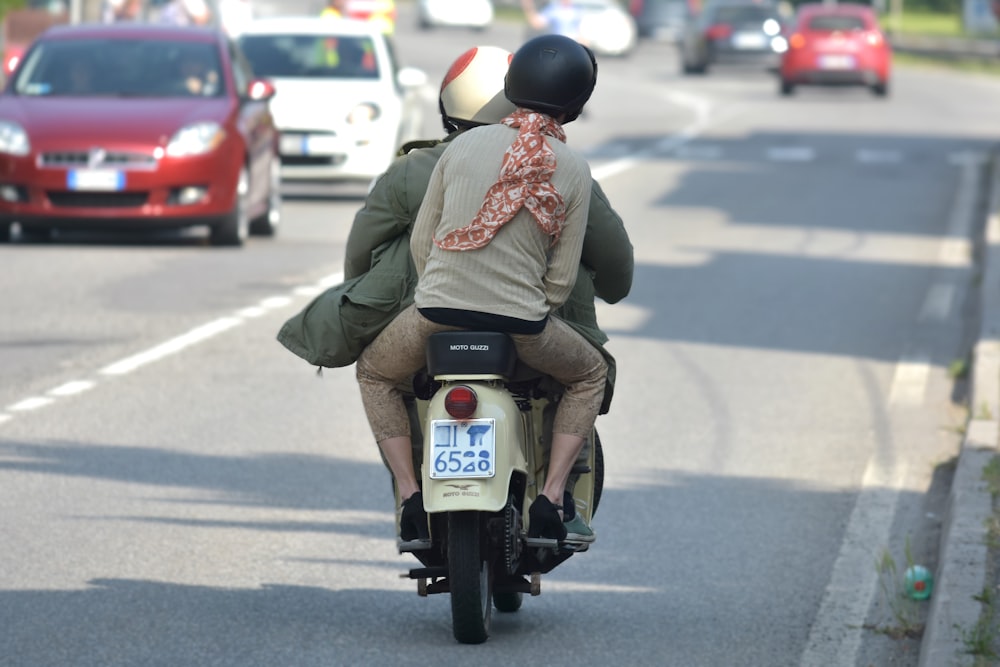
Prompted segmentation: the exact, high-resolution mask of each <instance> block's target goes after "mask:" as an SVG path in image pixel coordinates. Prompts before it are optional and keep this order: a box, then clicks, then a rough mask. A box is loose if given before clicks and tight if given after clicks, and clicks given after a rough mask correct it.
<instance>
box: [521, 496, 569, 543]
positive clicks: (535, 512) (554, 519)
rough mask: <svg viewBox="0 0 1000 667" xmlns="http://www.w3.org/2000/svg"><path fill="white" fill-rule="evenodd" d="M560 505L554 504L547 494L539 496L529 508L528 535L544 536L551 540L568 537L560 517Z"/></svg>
mask: <svg viewBox="0 0 1000 667" xmlns="http://www.w3.org/2000/svg"><path fill="white" fill-rule="evenodd" d="M561 509H562V507H561V506H560V505H554V504H552V501H550V500H549V499H548V498H546V497H545V496H538V497H537V498H535V502H533V503H531V507H529V508H528V520H529V523H528V537H544V538H547V539H551V540H564V539H566V526H564V525H563V521H562V519H561V518H559V510H561Z"/></svg>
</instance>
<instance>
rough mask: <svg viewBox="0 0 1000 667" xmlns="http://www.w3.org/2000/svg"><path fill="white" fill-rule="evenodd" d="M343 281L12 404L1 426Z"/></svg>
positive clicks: (323, 283) (329, 279)
mask: <svg viewBox="0 0 1000 667" xmlns="http://www.w3.org/2000/svg"><path fill="white" fill-rule="evenodd" d="M343 280H344V274H343V272H337V273H333V274H330V275H329V276H326V277H324V278H322V279H321V280H319V281H318V282H316V283H314V284H312V285H301V286H298V287H295V288H294V289H293V290H292V291H291V294H290V295H288V296H273V297H268V298H266V299H263V300H262V301H260V302H259V303H257V304H255V305H253V306H249V307H246V308H242V309H240V310H238V311H237V312H236V313H235V314H234V315H231V316H227V317H220V318H218V319H215V320H212V321H211V322H208V323H206V324H203V325H201V326H198V327H195V328H194V329H191V330H190V331H188V332H186V333H184V334H181V335H180V336H177V337H175V338H171V339H170V340H168V341H165V342H163V343H160V344H159V345H156V346H154V347H151V348H149V349H148V350H145V351H143V352H139V353H138V354H134V355H132V356H129V357H126V358H124V359H121V360H119V361H116V362H114V363H112V364H109V365H107V366H105V367H104V368H102V369H100V370H99V371H97V375H98V377H97V378H95V379H81V380H70V381H68V382H65V383H63V384H61V385H59V386H57V387H54V388H53V389H50V390H49V391H47V392H45V393H44V394H43V395H40V396H28V397H25V398H22V399H21V400H19V401H16V402H14V403H11V404H10V405H8V406H7V407H6V408H4V410H3V411H2V412H0V424H5V423H8V422H10V421H12V420H13V419H14V416H15V415H18V414H23V413H27V412H33V411H36V410H39V409H42V408H46V407H48V406H50V405H53V404H54V403H56V402H57V401H58V400H59V399H64V398H69V397H71V396H77V395H80V394H82V393H84V392H87V391H90V390H91V389H93V388H95V387H97V386H98V385H99V384H100V381H101V380H102V379H103V380H107V379H110V378H113V377H120V376H123V375H128V374H129V373H132V372H133V371H136V370H138V369H140V368H142V367H144V366H147V365H149V364H152V363H155V362H157V361H161V360H163V359H166V358H167V357H169V356H171V355H174V354H177V353H179V352H182V351H184V350H187V349H189V348H191V347H193V346H195V345H197V344H199V343H203V342H205V341H206V340H209V339H210V338H213V337H215V336H217V335H219V334H221V333H224V332H226V331H230V330H232V329H233V328H235V327H238V326H240V325H242V324H245V323H246V322H247V321H248V320H251V319H254V318H257V317H260V316H262V315H264V314H266V313H268V312H270V311H273V310H277V309H280V308H284V307H286V306H288V305H290V304H292V303H294V300H295V298H296V297H303V296H315V295H317V294H319V293H321V292H322V291H323V290H325V289H326V288H327V287H330V286H331V285H336V284H338V283H340V282H343Z"/></svg>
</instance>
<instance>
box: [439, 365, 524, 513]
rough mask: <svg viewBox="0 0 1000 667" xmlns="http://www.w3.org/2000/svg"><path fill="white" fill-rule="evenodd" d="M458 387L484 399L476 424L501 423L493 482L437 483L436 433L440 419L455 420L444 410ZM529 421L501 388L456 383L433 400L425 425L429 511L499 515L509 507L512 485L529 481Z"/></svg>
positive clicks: (482, 479) (475, 479) (453, 480)
mask: <svg viewBox="0 0 1000 667" xmlns="http://www.w3.org/2000/svg"><path fill="white" fill-rule="evenodd" d="M454 384H465V385H468V386H470V387H472V388H473V389H474V390H475V392H476V395H477V397H478V399H479V407H478V409H477V410H476V413H475V415H474V416H473V418H477V419H478V418H491V419H494V420H495V423H496V458H495V462H496V463H495V474H494V476H493V477H463V478H449V479H432V478H431V476H430V473H431V470H433V465H434V458H435V447H434V438H433V433H432V432H431V429H430V424H431V421H432V420H434V419H450V418H451V417H449V416H448V414H447V412H445V409H444V397H445V394H447V392H448V388H449V386H451V385H454ZM524 429H525V427H524V415H523V413H522V412H521V411H520V410H519V409H518V407H517V405H516V404H515V402H514V400H513V399H512V398H511V396H510V394H509V393H508V392H507V391H506V390H505V389H503V388H502V387H500V386H496V385H493V384H490V383H485V382H459V381H456V382H452V383H450V384H447V383H446V384H445V385H443V386H442V387H441V389H439V390H438V392H437V393H436V394H435V395H434V397H433V398H431V400H430V402H429V404H428V406H427V415H426V417H425V420H424V429H423V431H424V434H425V439H424V456H423V465H422V466H421V470H422V472H421V476H422V479H423V499H424V509H426V510H427V512H428V513H431V514H433V513H435V512H462V511H477V512H499V511H500V510H502V509H503V508H504V506H505V505H506V504H507V500H508V498H509V495H510V483H511V479H512V478H513V476H514V475H515V474H520V475H522V476H526V475H527V469H528V465H527V462H526V460H525V455H524V449H523V442H524V437H525V436H524V434H525V430H524Z"/></svg>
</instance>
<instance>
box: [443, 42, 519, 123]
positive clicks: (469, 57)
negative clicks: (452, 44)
mask: <svg viewBox="0 0 1000 667" xmlns="http://www.w3.org/2000/svg"><path fill="white" fill-rule="evenodd" d="M513 57H514V54H513V53H511V52H510V51H506V50H504V49H501V48H499V47H497V46H474V47H472V48H471V49H469V50H468V51H466V52H465V53H463V54H462V55H460V56H459V57H458V58H457V59H456V60H455V62H454V63H452V65H451V67H450V68H449V69H448V73H447V74H445V76H444V80H443V81H442V82H441V94H440V96H439V98H438V102H439V106H440V109H441V120H442V121H443V122H444V127H445V130H446V131H447V132H454V131H455V130H456V129H458V127H459V126H469V125H491V124H493V123H499V122H500V121H501V120H503V119H504V118H505V117H507V116H509V115H510V114H511V113H513V112H514V109H515V106H514V104H513V103H512V102H511V101H510V100H508V99H507V97H506V96H505V95H504V78H505V77H506V76H507V68H508V66H509V65H510V61H511V58H513Z"/></svg>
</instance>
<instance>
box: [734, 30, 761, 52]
mask: <svg viewBox="0 0 1000 667" xmlns="http://www.w3.org/2000/svg"><path fill="white" fill-rule="evenodd" d="M766 45H767V39H765V37H764V35H761V34H760V33H756V32H738V33H736V34H735V35H733V46H734V47H736V48H737V49H762V48H764V47H765V46H766Z"/></svg>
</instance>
